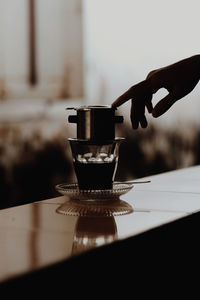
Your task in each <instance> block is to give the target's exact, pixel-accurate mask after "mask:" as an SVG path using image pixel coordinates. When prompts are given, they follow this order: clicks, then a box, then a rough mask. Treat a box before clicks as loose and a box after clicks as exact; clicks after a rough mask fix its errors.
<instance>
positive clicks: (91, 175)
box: [69, 138, 123, 190]
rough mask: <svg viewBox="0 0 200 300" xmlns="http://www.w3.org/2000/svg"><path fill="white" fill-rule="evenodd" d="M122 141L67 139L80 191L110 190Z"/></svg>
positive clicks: (120, 139) (118, 139) (117, 139)
mask: <svg viewBox="0 0 200 300" xmlns="http://www.w3.org/2000/svg"><path fill="white" fill-rule="evenodd" d="M122 140H123V138H116V139H114V140H111V141H102V142H101V141H98V142H97V143H96V142H92V141H88V140H80V139H69V142H70V145H71V149H72V155H73V162H74V169H75V173H76V176H77V179H78V185H79V188H80V189H84V190H95V189H96V190H105V189H112V184H113V180H114V176H115V172H116V168H117V163H118V155H119V145H120V143H121V142H122Z"/></svg>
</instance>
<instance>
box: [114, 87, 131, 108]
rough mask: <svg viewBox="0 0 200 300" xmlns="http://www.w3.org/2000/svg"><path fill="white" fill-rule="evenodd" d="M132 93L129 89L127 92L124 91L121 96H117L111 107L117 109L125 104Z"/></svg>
mask: <svg viewBox="0 0 200 300" xmlns="http://www.w3.org/2000/svg"><path fill="white" fill-rule="evenodd" d="M131 95H132V92H131V88H130V89H128V91H126V92H125V93H124V94H122V95H121V96H119V97H118V98H117V99H116V100H115V101H114V102H113V103H112V107H118V106H120V105H122V104H123V103H125V102H127V101H128V100H130V99H131V98H132V96H131Z"/></svg>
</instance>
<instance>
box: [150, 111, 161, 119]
mask: <svg viewBox="0 0 200 300" xmlns="http://www.w3.org/2000/svg"><path fill="white" fill-rule="evenodd" d="M151 114H152V116H153V117H154V118H158V117H159V114H158V112H157V111H155V110H153V111H152V113H151Z"/></svg>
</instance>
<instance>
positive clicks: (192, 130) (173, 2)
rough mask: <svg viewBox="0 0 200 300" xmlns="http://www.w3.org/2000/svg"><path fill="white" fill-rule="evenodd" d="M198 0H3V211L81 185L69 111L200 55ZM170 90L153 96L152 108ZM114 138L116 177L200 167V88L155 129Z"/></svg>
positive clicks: (121, 131) (109, 98) (121, 129)
mask: <svg viewBox="0 0 200 300" xmlns="http://www.w3.org/2000/svg"><path fill="white" fill-rule="evenodd" d="M199 9H200V3H199V1H198V0H190V1H184V0H182V1H181V0H168V1H164V0H163V1H162V0H150V1H145V0H101V1H99V0H57V1H54V0H15V1H12V0H0V40H1V42H0V191H1V195H0V208H4V207H9V206H13V205H18V204H23V203H28V202H32V201H39V200H43V199H47V198H50V197H54V196H57V195H58V194H57V193H56V191H55V184H58V183H61V182H72V181H75V180H76V178H75V175H74V170H73V167H72V158H71V151H70V149H69V144H68V142H67V138H68V137H75V126H74V125H73V124H68V123H67V117H68V112H67V111H66V110H65V108H66V107H69V106H80V105H88V104H111V103H112V102H113V101H114V100H115V99H116V98H117V97H118V96H119V95H120V94H122V93H124V91H125V90H127V89H128V88H129V87H130V86H132V85H133V84H135V83H137V82H139V81H141V80H143V79H144V78H145V77H146V76H147V74H148V73H149V72H150V71H152V70H154V69H156V68H160V67H164V66H166V65H168V64H171V63H174V62H176V61H178V60H181V59H183V58H186V57H189V56H192V55H195V54H199V49H200V39H199V28H200V18H199ZM164 95H166V91H165V90H163V89H161V90H160V91H158V93H157V94H156V95H155V96H154V104H155V103H156V102H157V101H158V100H159V99H160V98H161V97H163V96H164ZM129 110H130V103H126V104H124V105H123V106H122V107H120V108H119V109H118V113H119V114H123V115H124V118H125V122H124V125H119V126H118V127H117V134H118V135H119V136H124V137H126V141H125V142H124V143H123V144H122V145H121V149H120V159H119V166H118V170H117V174H116V178H117V179H118V180H129V179H133V178H134V179H135V178H140V177H143V176H148V175H152V174H157V173H161V172H164V171H169V170H174V169H178V168H183V167H189V166H192V165H197V164H199V163H200V124H199V122H200V118H199V112H200V85H197V87H196V88H195V90H194V91H192V92H191V93H190V94H189V95H188V96H186V97H184V98H183V99H182V100H181V101H179V102H177V103H176V104H175V105H174V106H173V108H172V109H171V110H170V111H169V112H168V113H167V114H165V115H164V116H162V117H160V118H158V119H153V118H152V117H151V116H148V123H149V127H148V128H147V129H145V130H144V129H139V130H137V131H133V130H132V129H131V124H130V119H129Z"/></svg>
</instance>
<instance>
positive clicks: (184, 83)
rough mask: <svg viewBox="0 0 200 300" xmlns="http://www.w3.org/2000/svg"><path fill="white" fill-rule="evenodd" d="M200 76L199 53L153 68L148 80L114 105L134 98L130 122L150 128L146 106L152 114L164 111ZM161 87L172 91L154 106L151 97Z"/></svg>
mask: <svg viewBox="0 0 200 300" xmlns="http://www.w3.org/2000/svg"><path fill="white" fill-rule="evenodd" d="M199 79H200V55H195V56H192V57H189V58H186V59H184V60H181V61H179V62H177V63H175V64H172V65H169V66H167V67H164V68H161V69H157V70H154V71H151V72H150V73H149V74H148V76H147V78H146V80H144V81H141V82H140V83H138V84H136V85H134V86H132V87H131V88H130V89H128V90H127V91H126V92H125V93H124V94H122V95H121V96H120V97H119V98H117V99H116V100H115V101H114V102H113V104H112V106H113V107H118V106H120V105H122V104H123V103H125V102H126V101H128V100H130V99H131V101H132V105H131V122H132V127H133V128H134V129H137V128H138V126H139V123H140V125H141V127H142V128H146V127H147V125H148V124H147V120H146V117H145V107H146V108H147V110H148V112H149V113H152V115H153V117H155V118H157V117H159V116H161V115H162V114H164V113H165V112H166V111H167V110H168V109H169V108H170V107H171V106H172V105H173V104H174V103H175V102H176V101H177V100H179V99H181V98H183V97H184V96H186V95H187V94H189V93H190V92H191V91H192V90H193V89H194V87H195V86H196V84H197V83H198V81H199ZM160 88H165V89H167V91H168V92H169V93H168V95H167V96H165V97H164V98H163V99H161V100H160V101H159V102H158V103H157V104H156V105H155V107H153V105H152V97H153V94H155V93H156V92H157V91H158V90H159V89H160Z"/></svg>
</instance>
